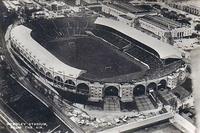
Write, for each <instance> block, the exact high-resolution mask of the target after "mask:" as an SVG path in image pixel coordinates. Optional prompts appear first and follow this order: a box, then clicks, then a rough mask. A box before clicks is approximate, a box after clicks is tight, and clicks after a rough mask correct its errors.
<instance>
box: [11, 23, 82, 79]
mask: <svg viewBox="0 0 200 133" xmlns="http://www.w3.org/2000/svg"><path fill="white" fill-rule="evenodd" d="M31 31H32V30H31V29H29V28H27V27H25V26H23V25H20V26H17V27H15V28H14V29H12V31H11V37H13V39H15V40H17V42H18V45H20V46H21V47H22V48H23V49H25V50H26V51H27V52H28V53H30V54H31V57H35V60H37V61H38V62H39V64H43V65H45V66H46V68H49V69H50V70H53V71H54V72H57V73H60V74H64V75H66V76H69V77H72V78H77V77H78V76H79V75H80V74H82V73H83V72H85V71H84V70H80V69H77V68H73V67H71V66H68V65H66V64H64V63H63V62H61V61H60V60H59V59H57V58H56V57H55V56H54V55H52V54H51V53H50V52H49V51H48V50H46V49H45V48H44V47H42V46H41V45H40V44H39V43H37V42H36V41H35V40H34V39H33V38H32V37H31Z"/></svg>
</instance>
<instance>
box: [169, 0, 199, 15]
mask: <svg viewBox="0 0 200 133" xmlns="http://www.w3.org/2000/svg"><path fill="white" fill-rule="evenodd" d="M198 4H199V5H198ZM168 5H169V6H171V7H173V8H177V9H180V10H183V11H186V12H189V13H191V14H194V15H198V16H199V15H200V2H199V1H194V2H192V1H190V3H187V2H186V3H181V2H176V3H175V2H173V3H168Z"/></svg>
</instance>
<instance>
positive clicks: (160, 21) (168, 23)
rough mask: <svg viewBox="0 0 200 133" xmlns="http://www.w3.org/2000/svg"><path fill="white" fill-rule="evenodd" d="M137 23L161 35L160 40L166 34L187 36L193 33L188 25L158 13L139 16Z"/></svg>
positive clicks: (178, 36) (166, 35)
mask: <svg viewBox="0 0 200 133" xmlns="http://www.w3.org/2000/svg"><path fill="white" fill-rule="evenodd" d="M139 25H140V27H141V28H143V29H145V30H148V31H150V32H152V33H154V34H155V35H157V36H159V37H161V39H162V40H165V39H166V38H167V37H168V36H171V37H172V38H183V37H189V36H191V35H192V33H193V30H192V28H191V26H190V25H183V24H181V23H179V22H177V21H174V20H171V19H168V18H166V17H162V16H158V15H154V16H150V15H147V16H144V17H141V18H139Z"/></svg>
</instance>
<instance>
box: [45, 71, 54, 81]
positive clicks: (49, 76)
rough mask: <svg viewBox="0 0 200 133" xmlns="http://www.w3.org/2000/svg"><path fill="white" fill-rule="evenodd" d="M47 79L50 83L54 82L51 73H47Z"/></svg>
mask: <svg viewBox="0 0 200 133" xmlns="http://www.w3.org/2000/svg"><path fill="white" fill-rule="evenodd" d="M46 79H47V80H48V81H50V82H53V76H52V74H51V73H50V72H47V73H46Z"/></svg>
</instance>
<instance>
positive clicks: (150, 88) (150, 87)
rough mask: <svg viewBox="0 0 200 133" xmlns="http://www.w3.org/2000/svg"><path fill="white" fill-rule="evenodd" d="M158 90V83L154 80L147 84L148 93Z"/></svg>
mask: <svg viewBox="0 0 200 133" xmlns="http://www.w3.org/2000/svg"><path fill="white" fill-rule="evenodd" d="M156 91H157V84H156V83H154V82H151V83H150V84H148V85H147V93H151V92H156Z"/></svg>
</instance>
